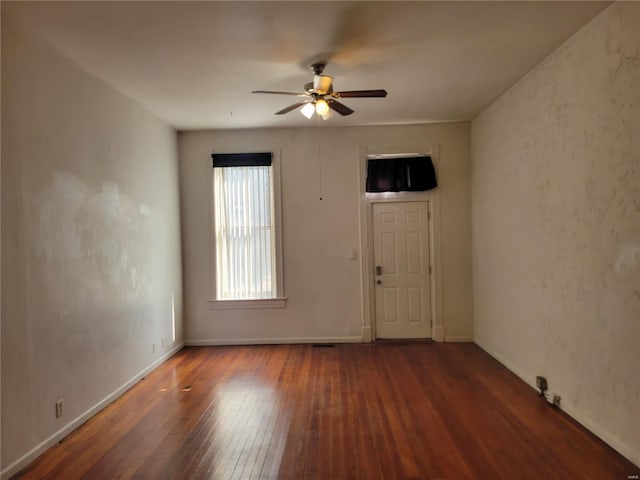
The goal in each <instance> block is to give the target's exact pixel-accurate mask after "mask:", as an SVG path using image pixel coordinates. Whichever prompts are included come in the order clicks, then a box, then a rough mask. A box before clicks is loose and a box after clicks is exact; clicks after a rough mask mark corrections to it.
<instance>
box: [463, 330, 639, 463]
mask: <svg viewBox="0 0 640 480" xmlns="http://www.w3.org/2000/svg"><path fill="white" fill-rule="evenodd" d="M473 341H474V343H475V344H476V345H478V346H479V347H480V348H481V349H482V350H484V351H485V352H487V353H488V354H489V355H491V356H492V357H493V358H495V359H496V360H497V361H498V362H500V363H501V364H502V365H504V366H505V367H507V368H508V369H509V370H511V371H512V372H513V373H515V374H516V375H517V376H518V377H519V378H520V379H521V380H522V381H524V382H525V383H527V384H528V385H529V386H530V387H531V388H533V389H535V390H536V391H538V388H537V386H536V384H535V378H536V375H535V373H529V372H524V371H523V370H521V369H520V368H518V367H516V366H515V365H513V364H512V363H511V362H510V361H508V360H507V359H506V358H504V357H503V356H502V355H501V354H499V353H498V352H496V351H495V350H493V349H492V348H489V347H488V346H487V345H486V344H484V342H482V340H480V339H478V338H474V340H473ZM553 390H554V392H557V393H558V394H559V395H560V396H561V397H562V406H561V407H560V409H561V410H562V411H563V412H565V413H566V414H567V415H569V416H570V417H571V418H573V419H574V420H575V421H576V422H578V423H580V425H582V426H583V427H584V428H586V429H587V430H589V431H590V432H591V433H593V434H594V435H595V436H596V437H598V438H599V439H600V440H602V441H603V442H605V443H606V444H607V445H609V446H610V447H611V448H613V449H614V450H615V451H616V452H618V453H619V454H620V455H622V456H623V457H625V458H626V459H627V460H629V461H630V462H632V463H634V464H635V465H637V466H640V451H638V448H637V447H636V448H633V446H632V445H629V444H627V443H625V442H623V441H621V440H620V439H619V438H618V437H616V436H615V435H613V434H611V433H610V432H609V431H608V430H607V429H606V428H604V427H602V426H601V425H600V424H598V423H596V422H594V421H592V420H591V419H590V418H588V417H587V416H586V415H583V413H582V412H581V411H580V409H577V408H575V406H574V405H572V404H571V403H570V402H569V401H568V400H566V399H565V398H566V396H565V395H562V389H556V388H554V389H553Z"/></svg>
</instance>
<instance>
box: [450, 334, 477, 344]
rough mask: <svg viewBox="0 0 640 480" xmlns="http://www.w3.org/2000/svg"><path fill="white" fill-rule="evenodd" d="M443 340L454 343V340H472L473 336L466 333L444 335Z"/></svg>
mask: <svg viewBox="0 0 640 480" xmlns="http://www.w3.org/2000/svg"><path fill="white" fill-rule="evenodd" d="M444 341H445V342H449V343H455V342H473V337H470V336H467V335H461V336H460V335H459V336H455V335H454V336H449V335H447V336H445V337H444Z"/></svg>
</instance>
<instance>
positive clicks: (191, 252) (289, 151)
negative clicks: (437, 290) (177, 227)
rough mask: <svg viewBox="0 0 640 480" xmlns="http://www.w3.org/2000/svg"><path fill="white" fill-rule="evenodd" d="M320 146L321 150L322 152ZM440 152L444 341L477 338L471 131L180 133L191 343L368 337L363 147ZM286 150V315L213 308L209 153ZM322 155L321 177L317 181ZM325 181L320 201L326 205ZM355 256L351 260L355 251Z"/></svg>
mask: <svg viewBox="0 0 640 480" xmlns="http://www.w3.org/2000/svg"><path fill="white" fill-rule="evenodd" d="M318 145H320V147H318ZM431 145H433V146H438V147H439V152H440V154H439V158H438V161H439V165H438V178H439V182H440V185H439V187H438V190H439V198H440V207H441V208H440V210H441V237H442V246H441V257H442V258H441V265H442V281H443V287H442V305H443V306H442V316H443V319H444V328H445V335H446V336H447V338H452V339H455V338H458V339H461V338H467V339H470V338H471V337H472V335H473V330H472V329H473V325H472V306H471V295H472V290H471V246H470V245H471V238H470V230H471V224H470V215H471V213H470V202H469V195H470V193H469V168H470V167H469V124H468V123H452V124H437V125H412V126H391V127H389V126H387V127H359V128H356V127H351V128H331V127H322V128H318V129H316V128H297V129H264V130H245V131H242V130H240V131H239V130H236V131H203V132H182V133H181V134H180V139H179V148H180V181H181V205H182V226H183V244H184V249H183V250H184V272H185V273H184V278H185V314H186V316H187V318H188V325H187V337H186V338H187V340H189V341H194V342H198V341H202V342H207V341H226V340H229V341H233V340H235V339H246V340H252V339H253V340H259V339H261V338H262V339H265V338H266V339H276V340H278V339H292V338H293V339H295V338H304V339H314V338H317V339H319V338H353V337H360V336H361V335H362V306H361V299H360V296H361V289H362V287H361V281H360V273H361V271H360V269H361V266H360V261H361V259H362V257H361V252H360V251H359V250H360V218H359V215H360V212H359V202H360V197H359V184H358V168H359V163H358V162H359V147H366V148H367V149H368V151H369V152H370V153H376V152H381V151H383V150H384V151H393V152H406V151H415V149H416V147H420V146H422V147H423V150H424V147H427V148H428V147H429V146H431ZM214 149H215V150H216V151H221V152H233V151H265V150H267V151H282V161H281V165H282V210H283V211H282V214H283V244H284V281H285V293H286V296H287V297H288V301H287V308H286V309H284V310H282V309H269V310H264V309H262V310H215V311H210V310H209V309H208V306H207V300H208V299H209V293H208V292H209V284H210V272H209V256H210V245H209V238H210V236H209V215H210V213H209V199H210V196H211V195H212V193H211V184H210V181H211V159H210V155H211V152H212V150H214ZM318 156H320V158H321V165H322V177H321V180H320V177H319V167H318V165H319V164H318ZM320 183H322V189H323V197H324V200H322V201H320V200H319V199H318V197H319V187H320ZM352 250H356V251H358V256H357V259H356V260H355V261H354V260H350V259H349V258H348V257H349V252H350V251H352Z"/></svg>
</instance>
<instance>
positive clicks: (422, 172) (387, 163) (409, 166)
mask: <svg viewBox="0 0 640 480" xmlns="http://www.w3.org/2000/svg"><path fill="white" fill-rule="evenodd" d="M437 186H438V183H437V181H436V171H435V169H434V167H433V162H432V161H431V157H429V156H421V157H396V158H390V157H385V158H370V159H368V160H367V186H366V191H367V192H419V191H424V190H431V189H432V188H436V187H437Z"/></svg>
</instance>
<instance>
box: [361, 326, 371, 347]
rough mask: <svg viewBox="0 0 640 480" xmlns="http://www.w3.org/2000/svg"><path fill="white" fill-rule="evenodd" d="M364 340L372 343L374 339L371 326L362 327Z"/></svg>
mask: <svg viewBox="0 0 640 480" xmlns="http://www.w3.org/2000/svg"><path fill="white" fill-rule="evenodd" d="M362 341H363V342H365V343H371V342H372V341H373V337H372V333H371V327H370V326H366V327H362Z"/></svg>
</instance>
